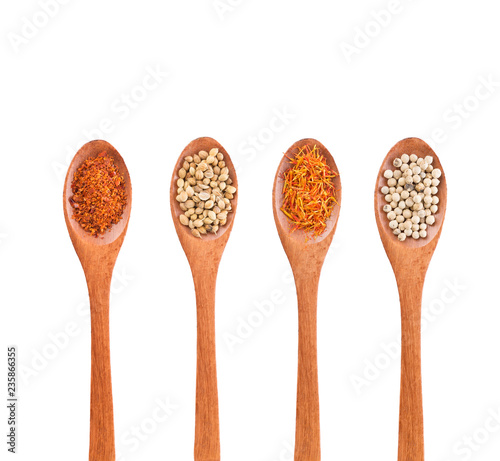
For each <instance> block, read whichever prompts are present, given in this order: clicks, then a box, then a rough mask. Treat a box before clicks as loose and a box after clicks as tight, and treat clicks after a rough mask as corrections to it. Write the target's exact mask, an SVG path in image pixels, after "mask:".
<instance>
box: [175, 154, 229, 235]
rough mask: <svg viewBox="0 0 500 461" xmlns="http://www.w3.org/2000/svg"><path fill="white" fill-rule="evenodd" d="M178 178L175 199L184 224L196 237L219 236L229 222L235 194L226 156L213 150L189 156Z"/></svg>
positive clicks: (180, 218)
mask: <svg viewBox="0 0 500 461" xmlns="http://www.w3.org/2000/svg"><path fill="white" fill-rule="evenodd" d="M178 175H179V179H178V180H177V197H176V200H177V202H179V207H180V209H181V210H182V211H183V212H184V213H183V214H181V215H180V216H179V220H180V222H181V224H182V225H184V226H187V227H189V228H190V229H191V233H192V234H193V235H194V236H195V237H199V238H201V236H202V235H206V234H217V231H218V230H219V227H221V226H225V225H226V223H227V216H228V214H229V213H230V212H231V211H232V207H231V200H232V199H233V198H234V194H236V187H234V186H232V184H233V180H232V179H231V177H230V174H229V168H228V167H227V166H226V162H225V161H224V154H223V153H222V152H219V149H217V148H213V149H210V152H206V151H204V150H201V151H200V152H198V154H195V155H193V156H191V155H188V156H187V157H185V158H184V163H183V164H182V167H181V168H180V169H179V171H178Z"/></svg>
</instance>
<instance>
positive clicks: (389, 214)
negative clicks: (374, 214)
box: [387, 211, 396, 221]
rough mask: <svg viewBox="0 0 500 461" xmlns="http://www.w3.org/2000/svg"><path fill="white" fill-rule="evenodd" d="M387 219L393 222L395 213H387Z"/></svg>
mask: <svg viewBox="0 0 500 461" xmlns="http://www.w3.org/2000/svg"><path fill="white" fill-rule="evenodd" d="M387 219H388V220H389V221H393V220H394V219H396V213H394V211H389V213H387Z"/></svg>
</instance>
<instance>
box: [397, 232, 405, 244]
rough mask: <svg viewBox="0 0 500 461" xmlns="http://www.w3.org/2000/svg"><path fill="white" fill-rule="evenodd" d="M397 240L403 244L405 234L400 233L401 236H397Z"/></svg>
mask: <svg viewBox="0 0 500 461" xmlns="http://www.w3.org/2000/svg"><path fill="white" fill-rule="evenodd" d="M398 240H399V241H400V242H404V241H405V240H406V234H405V233H403V232H402V233H401V234H399V235H398Z"/></svg>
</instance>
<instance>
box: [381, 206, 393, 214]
mask: <svg viewBox="0 0 500 461" xmlns="http://www.w3.org/2000/svg"><path fill="white" fill-rule="evenodd" d="M382 210H383V211H384V212H386V213H389V211H391V210H392V207H391V205H384V207H383V208H382Z"/></svg>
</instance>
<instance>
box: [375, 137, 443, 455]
mask: <svg viewBox="0 0 500 461" xmlns="http://www.w3.org/2000/svg"><path fill="white" fill-rule="evenodd" d="M403 154H408V155H411V154H415V155H418V156H419V157H425V156H427V155H430V156H432V157H433V158H434V161H433V163H432V165H433V166H434V168H439V169H440V170H441V171H442V172H443V168H442V166H441V162H440V161H439V158H438V157H437V155H436V154H435V153H434V151H433V150H432V149H431V148H430V147H429V146H428V145H427V144H426V143H425V142H424V141H422V140H420V139H417V138H408V139H404V140H403V141H400V142H399V143H397V144H396V145H395V146H394V147H393V148H392V149H391V150H390V152H389V153H388V154H387V156H386V157H385V160H384V162H383V163H382V166H381V168H380V171H379V174H378V177H377V185H376V187H375V217H376V219H377V226H378V230H379V233H380V238H381V239H382V243H383V244H384V248H385V251H386V253H387V256H388V258H389V261H390V262H391V264H392V268H393V270H394V274H395V276H396V281H397V284H398V290H399V299H400V303H401V330H402V339H401V395H400V409H399V449H398V460H399V461H423V460H424V418H423V407H422V374H421V360H420V324H421V311H422V290H423V286H424V279H425V273H426V272H427V268H428V267H429V263H430V261H431V258H432V255H433V253H434V250H435V249H436V245H437V243H438V240H439V236H440V235H441V229H442V226H443V221H444V215H445V212H446V198H447V190H446V178H445V176H444V172H443V174H442V176H441V177H440V178H439V180H440V181H441V182H440V184H439V186H438V194H437V196H438V197H439V204H438V212H437V213H436V214H435V215H434V216H435V218H436V222H435V223H434V224H433V225H432V226H428V227H427V237H426V238H420V239H418V240H415V239H413V238H407V239H406V240H405V241H404V242H400V241H399V240H398V238H397V237H396V236H395V235H394V234H393V233H392V229H390V227H389V222H388V220H387V216H386V213H385V212H384V211H383V210H382V207H383V206H384V205H385V204H386V202H385V199H384V195H383V194H382V192H380V189H381V188H382V187H383V186H385V185H387V180H386V179H385V178H384V176H383V174H384V171H385V170H387V169H392V170H394V166H393V165H392V162H393V160H394V159H395V158H396V157H401V155H403Z"/></svg>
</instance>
